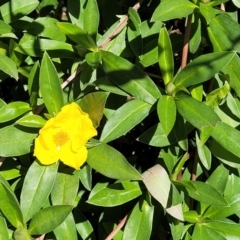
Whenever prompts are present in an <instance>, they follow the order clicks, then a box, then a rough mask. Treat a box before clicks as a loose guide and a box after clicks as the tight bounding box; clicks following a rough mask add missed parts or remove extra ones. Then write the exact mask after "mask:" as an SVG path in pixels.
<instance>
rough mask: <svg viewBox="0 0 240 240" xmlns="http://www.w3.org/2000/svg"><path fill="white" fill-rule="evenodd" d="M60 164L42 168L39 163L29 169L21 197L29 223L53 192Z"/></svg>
mask: <svg viewBox="0 0 240 240" xmlns="http://www.w3.org/2000/svg"><path fill="white" fill-rule="evenodd" d="M57 169H58V164H52V165H49V166H42V165H40V164H39V163H37V161H35V162H33V164H32V165H31V166H30V168H29V169H28V172H27V174H26V177H25V179H24V183H23V188H22V192H21V197H20V205H21V210H22V212H23V217H24V220H25V221H26V222H27V221H28V220H29V219H31V218H32V216H33V215H34V214H35V213H37V212H38V211H39V210H40V209H41V207H42V206H43V204H44V203H45V201H46V200H47V198H48V196H49V194H50V192H51V191H52V187H53V184H54V182H55V178H56V174H57Z"/></svg>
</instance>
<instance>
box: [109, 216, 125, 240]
mask: <svg viewBox="0 0 240 240" xmlns="http://www.w3.org/2000/svg"><path fill="white" fill-rule="evenodd" d="M127 217H128V215H126V216H125V217H124V218H123V219H122V220H121V222H120V223H119V224H118V225H117V227H116V228H115V229H114V230H113V231H112V232H111V233H110V234H109V235H108V237H107V238H106V239H105V240H111V239H112V238H113V237H114V236H115V235H116V234H117V233H118V232H119V231H120V230H121V228H122V227H123V226H124V224H125V223H126V221H127Z"/></svg>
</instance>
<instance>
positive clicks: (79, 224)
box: [74, 208, 96, 240]
mask: <svg viewBox="0 0 240 240" xmlns="http://www.w3.org/2000/svg"><path fill="white" fill-rule="evenodd" d="M74 217H75V221H76V223H75V224H76V228H77V231H78V233H79V235H80V236H81V238H82V239H83V240H88V239H92V240H95V239H96V237H95V235H94V229H93V227H92V225H91V223H90V222H89V221H88V219H87V218H86V217H85V216H84V215H83V214H82V212H80V211H79V210H78V209H77V208H76V209H74Z"/></svg>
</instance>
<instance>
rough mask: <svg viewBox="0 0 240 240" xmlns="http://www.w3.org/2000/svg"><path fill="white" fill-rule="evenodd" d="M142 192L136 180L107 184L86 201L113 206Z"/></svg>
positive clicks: (127, 200)
mask: <svg viewBox="0 0 240 240" xmlns="http://www.w3.org/2000/svg"><path fill="white" fill-rule="evenodd" d="M141 194H142V191H141V188H140V186H139V183H138V182H121V183H115V184H112V185H108V186H107V187H106V188H103V189H101V190H100V191H98V192H97V193H96V194H95V195H93V196H91V198H90V199H88V201H87V202H88V203H90V204H93V205H97V206H105V207H113V206H118V205H121V204H123V203H126V202H129V201H131V200H132V199H134V198H136V197H138V196H140V195H141Z"/></svg>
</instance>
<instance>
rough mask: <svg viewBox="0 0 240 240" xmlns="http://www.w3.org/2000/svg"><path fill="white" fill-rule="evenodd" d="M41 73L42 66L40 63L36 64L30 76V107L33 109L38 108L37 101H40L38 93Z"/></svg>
mask: <svg viewBox="0 0 240 240" xmlns="http://www.w3.org/2000/svg"><path fill="white" fill-rule="evenodd" d="M39 72H40V66H39V62H38V61H37V62H35V64H34V65H33V67H32V69H31V72H30V73H29V76H28V93H29V96H30V100H29V102H30V106H31V107H32V108H35V107H36V106H37V100H38V92H39Z"/></svg>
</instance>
